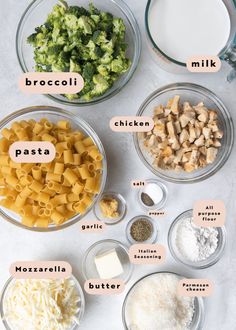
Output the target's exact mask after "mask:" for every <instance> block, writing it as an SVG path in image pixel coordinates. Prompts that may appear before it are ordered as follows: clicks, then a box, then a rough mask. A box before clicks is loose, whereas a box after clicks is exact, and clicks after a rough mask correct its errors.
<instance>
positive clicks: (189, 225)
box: [176, 217, 218, 262]
mask: <svg viewBox="0 0 236 330" xmlns="http://www.w3.org/2000/svg"><path fill="white" fill-rule="evenodd" d="M217 246H218V231H217V229H216V228H210V227H209V228H204V227H197V226H195V224H194V223H193V222H192V218H191V217H190V218H186V219H183V220H182V221H180V222H179V224H177V228H176V247H177V249H178V250H179V253H180V254H181V255H182V256H183V257H184V258H186V259H187V260H189V261H192V262H199V261H203V260H206V259H207V258H209V257H210V256H211V255H212V254H213V253H214V252H215V250H216V249H217Z"/></svg>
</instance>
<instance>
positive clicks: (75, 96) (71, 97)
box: [65, 94, 79, 101]
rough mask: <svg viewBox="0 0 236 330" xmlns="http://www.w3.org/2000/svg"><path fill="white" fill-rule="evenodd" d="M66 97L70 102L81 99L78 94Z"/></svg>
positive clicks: (66, 95)
mask: <svg viewBox="0 0 236 330" xmlns="http://www.w3.org/2000/svg"><path fill="white" fill-rule="evenodd" d="M65 97H66V98H67V99H68V100H70V101H73V100H77V99H78V98H79V95H78V94H65Z"/></svg>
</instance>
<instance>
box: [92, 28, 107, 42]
mask: <svg viewBox="0 0 236 330" xmlns="http://www.w3.org/2000/svg"><path fill="white" fill-rule="evenodd" d="M92 39H93V41H94V42H95V44H97V45H101V44H103V43H105V42H107V41H108V40H107V33H106V32H105V31H100V30H97V31H95V32H94V33H93V38H92Z"/></svg>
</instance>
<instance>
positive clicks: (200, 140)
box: [194, 135, 205, 147]
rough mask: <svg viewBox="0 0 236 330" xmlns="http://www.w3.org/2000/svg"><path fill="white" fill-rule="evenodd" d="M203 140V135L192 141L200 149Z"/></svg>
mask: <svg viewBox="0 0 236 330" xmlns="http://www.w3.org/2000/svg"><path fill="white" fill-rule="evenodd" d="M204 142H205V139H204V135H201V136H200V137H199V138H198V139H197V140H195V141H194V144H195V145H196V146H197V147H202V146H203V145H204Z"/></svg>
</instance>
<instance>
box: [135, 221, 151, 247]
mask: <svg viewBox="0 0 236 330" xmlns="http://www.w3.org/2000/svg"><path fill="white" fill-rule="evenodd" d="M152 233H153V226H152V223H151V222H150V221H148V220H146V219H142V218H140V219H138V220H136V221H135V222H134V223H133V224H132V225H131V227H130V235H131V237H132V238H133V239H134V240H135V241H136V242H144V241H147V240H148V239H149V238H150V237H151V236H152Z"/></svg>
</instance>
